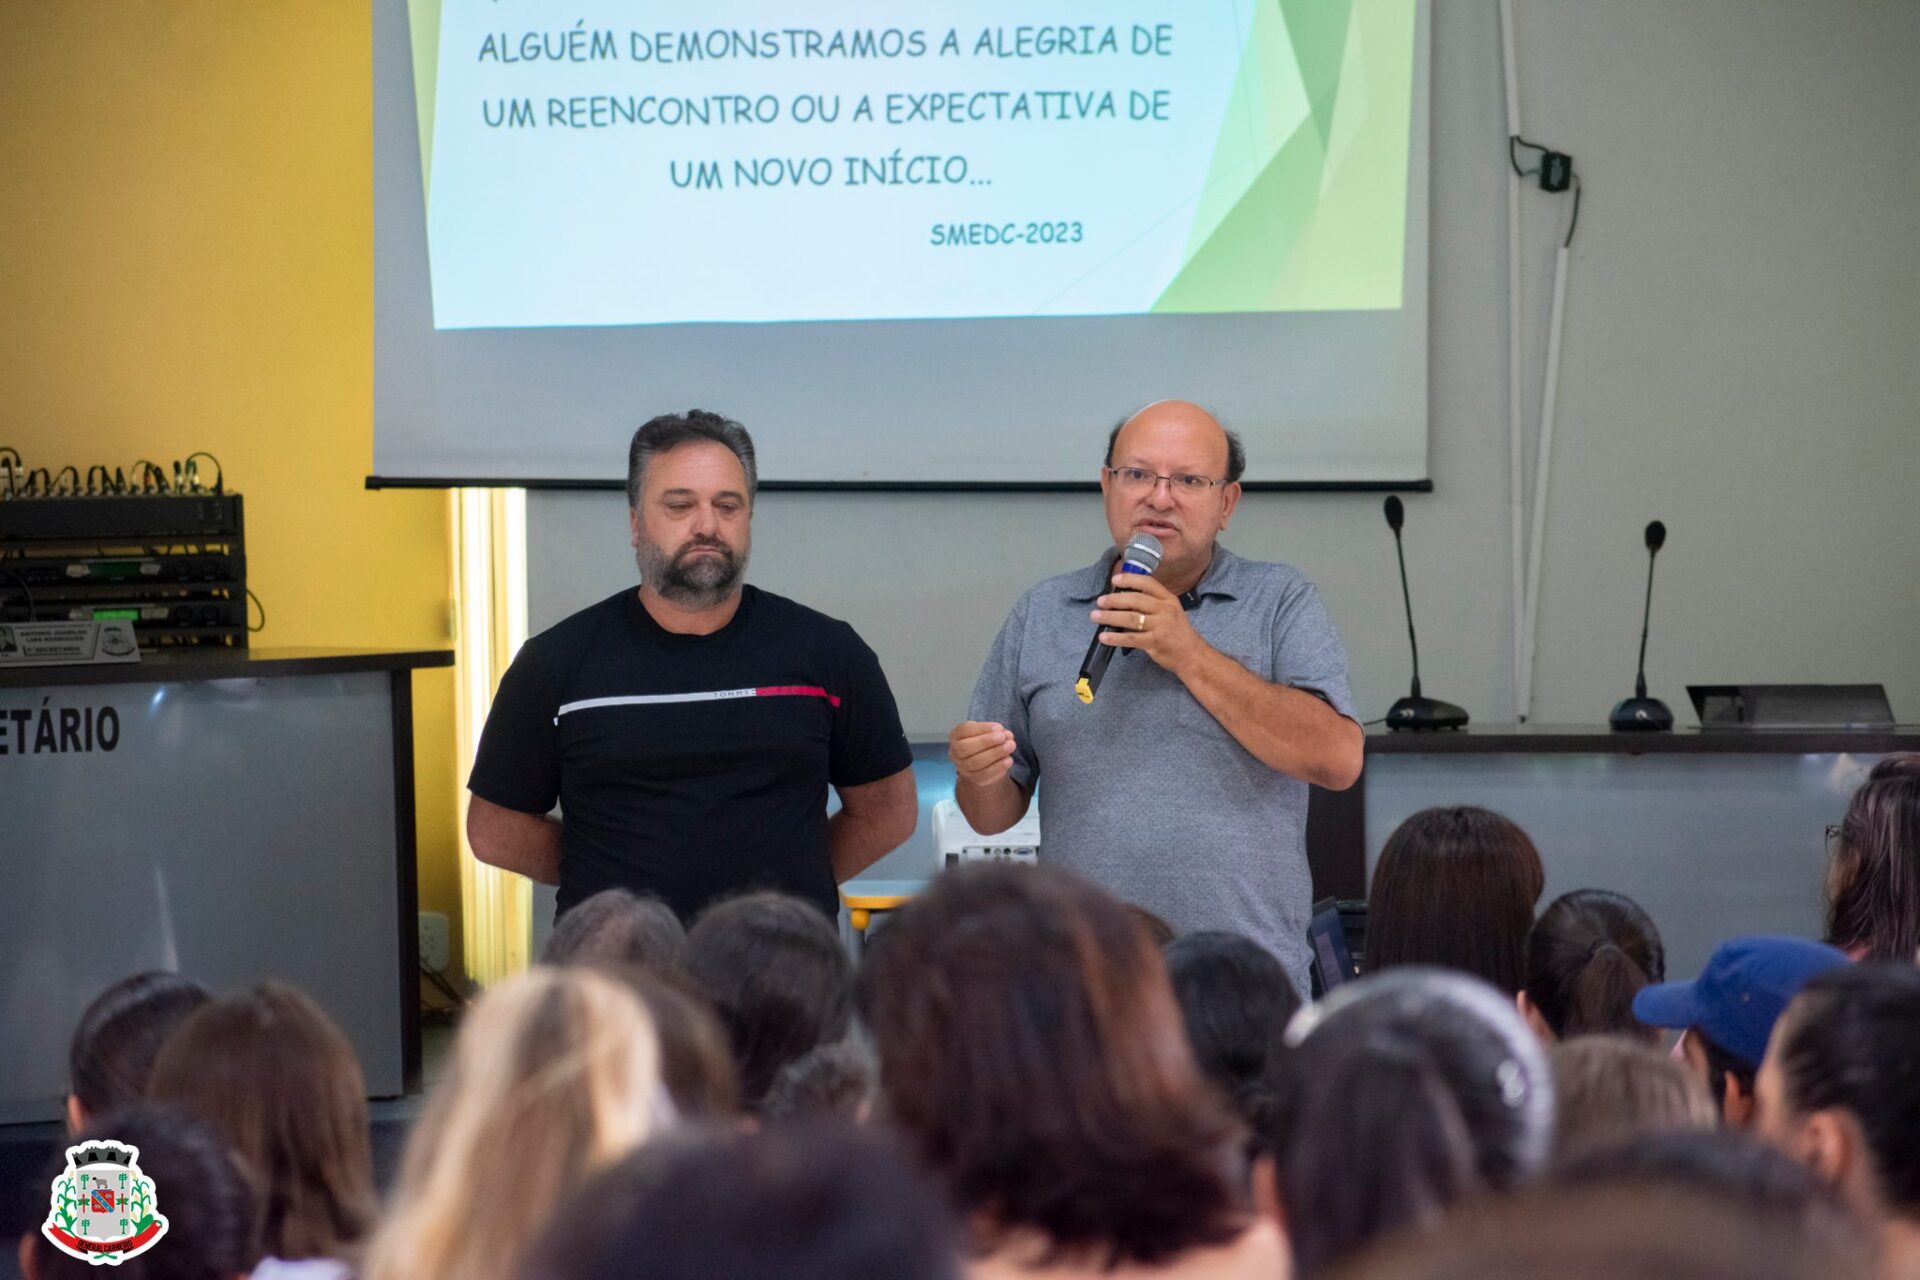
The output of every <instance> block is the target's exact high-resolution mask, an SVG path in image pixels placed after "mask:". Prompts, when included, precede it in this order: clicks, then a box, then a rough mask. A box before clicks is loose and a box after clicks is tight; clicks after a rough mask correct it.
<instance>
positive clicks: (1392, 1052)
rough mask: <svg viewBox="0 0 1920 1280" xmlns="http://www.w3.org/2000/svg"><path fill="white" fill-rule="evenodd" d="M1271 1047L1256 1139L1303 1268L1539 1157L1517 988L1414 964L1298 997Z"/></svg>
mask: <svg viewBox="0 0 1920 1280" xmlns="http://www.w3.org/2000/svg"><path fill="white" fill-rule="evenodd" d="M1285 1040H1286V1046H1287V1047H1286V1050H1285V1051H1283V1052H1282V1053H1281V1055H1280V1056H1279V1058H1278V1059H1277V1060H1276V1061H1275V1063H1274V1070H1273V1072H1272V1073H1271V1077H1270V1083H1269V1088H1270V1090H1271V1094H1270V1098H1269V1100H1268V1105H1267V1106H1266V1107H1265V1108H1264V1109H1263V1112H1262V1116H1261V1133H1260V1135H1259V1145H1260V1146H1261V1147H1263V1148H1265V1149H1266V1150H1268V1151H1270V1152H1271V1153H1272V1154H1273V1157H1274V1175H1275V1184H1276V1191H1277V1194H1278V1200H1279V1210H1280V1212H1281V1214H1282V1216H1283V1217H1284V1218H1285V1220H1286V1223H1287V1232H1288V1235H1289V1236H1290V1237H1291V1239H1292V1242H1293V1251H1294V1263H1295V1267H1296V1269H1297V1271H1298V1272H1299V1273H1300V1274H1301V1275H1303V1276H1313V1275H1316V1274H1321V1273H1324V1272H1325V1271H1327V1270H1328V1269H1329V1268H1331V1267H1333V1266H1335V1265H1337V1264H1338V1263H1340V1262H1341V1261H1342V1260H1344V1259H1346V1258H1348V1257H1349V1256H1351V1255H1352V1254H1353V1253H1354V1252H1355V1251H1356V1250H1358V1249H1360V1248H1362V1247H1364V1246H1366V1245H1367V1244H1369V1243H1371V1242H1373V1241H1375V1240H1377V1239H1379V1238H1381V1237H1383V1236H1385V1235H1386V1234H1388V1233H1389V1232H1392V1231H1395V1230H1402V1229H1415V1230H1425V1229H1427V1228H1430V1227H1431V1226H1432V1225H1433V1224H1434V1223H1436V1222H1438V1221H1439V1220H1440V1218H1441V1217H1442V1216H1443V1215H1444V1214H1445V1213H1446V1211H1447V1210H1448V1209H1449V1208H1450V1207H1451V1206H1453V1205H1454V1204H1456V1203H1458V1202H1460V1201H1462V1200H1465V1199H1467V1198H1468V1197H1470V1196H1473V1195H1475V1194H1477V1193H1479V1192H1482V1191H1494V1190H1497V1191H1504V1190H1507V1189H1510V1188H1512V1187H1514V1186H1517V1185H1519V1184H1520V1183H1522V1182H1524V1181H1526V1180H1527V1179H1528V1178H1530V1177H1531V1176H1532V1175H1533V1174H1534V1173H1535V1172H1536V1171H1537V1170H1538V1169H1539V1168H1540V1167H1541V1165H1542V1164H1543V1163H1544V1162H1545V1160H1546V1158H1547V1154H1548V1146H1549V1144H1550V1142H1551V1141H1552V1137H1553V1083H1552V1079H1551V1077H1550V1075H1549V1073H1548V1069H1547V1062H1546V1056H1545V1054H1544V1052H1543V1051H1542V1049H1541V1047H1540V1042H1539V1040H1538V1039H1537V1038H1536V1037H1535V1036H1534V1034H1533V1032H1532V1031H1530V1030H1529V1029H1528V1028H1527V1025H1526V1023H1525V1021H1523V1020H1522V1019H1521V1017H1520V1014H1519V1012H1518V1011H1517V1010H1516V1009H1515V1008H1514V1006H1513V1001H1512V999H1511V998H1510V997H1506V996H1503V995H1502V994H1501V993H1499V992H1497V991H1494V990H1493V989H1492V988H1490V987H1488V986H1487V985H1486V984H1485V983H1483V982H1480V981H1478V980H1477V979H1474V978H1470V977H1467V976H1465V975H1463V974H1459V973H1454V972H1450V971H1447V970H1440V969H1427V968H1421V967H1419V966H1407V967H1404V968H1400V969H1396V970H1394V971H1392V972H1390V973H1384V974H1378V975H1374V976H1370V977H1366V978H1363V979H1361V980H1360V981H1358V982H1353V983H1348V984H1346V985H1344V986H1342V987H1340V988H1339V989H1337V990H1336V991H1334V993H1333V994H1332V995H1330V996H1328V997H1327V998H1326V999H1325V1000H1323V1001H1321V1002H1320V1003H1319V1004H1316V1005H1309V1006H1308V1007H1306V1008H1305V1009H1302V1010H1301V1011H1300V1012H1299V1013H1298V1014H1297V1015H1296V1016H1295V1017H1294V1019H1293V1021H1292V1022H1291V1023H1290V1024H1289V1025H1288V1027H1287V1030H1286V1037H1285Z"/></svg>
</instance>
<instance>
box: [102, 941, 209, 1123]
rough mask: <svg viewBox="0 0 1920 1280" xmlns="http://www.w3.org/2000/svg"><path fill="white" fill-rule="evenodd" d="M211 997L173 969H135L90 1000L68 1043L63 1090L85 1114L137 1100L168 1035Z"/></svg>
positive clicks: (144, 1090) (108, 1109) (203, 989)
mask: <svg viewBox="0 0 1920 1280" xmlns="http://www.w3.org/2000/svg"><path fill="white" fill-rule="evenodd" d="M212 998H213V997H212V996H211V995H210V994H209V993H208V991H207V989H206V988H205V987H203V986H201V985H200V984H199V983H197V982H194V981H193V980H192V979H190V978H183V977H181V976H179V975H178V974H174V973H162V972H158V971H155V972H151V973H136V974H134V975H133V976H132V977H131V978H122V979H120V981H118V982H116V983H114V984H113V985H112V986H110V987H108V988H107V989H106V990H105V991H102V992H101V993H100V994H99V995H97V996H95V997H94V998H93V1003H92V1004H89V1005H88V1006H87V1008H86V1011H85V1012H84V1013H82V1014H81V1015H80V1021H79V1023H78V1024H77V1025H76V1026H75V1027H74V1029H73V1039H72V1041H70V1042H69V1044H68V1047H67V1090H68V1092H70V1093H72V1094H73V1096H74V1097H75V1098H77V1099H78V1100H79V1102H80V1108H81V1110H82V1111H83V1112H85V1113H86V1114H87V1115H88V1116H97V1115H100V1114H101V1113H102V1112H105V1111H110V1110H112V1109H113V1108H115V1107H121V1106H125V1105H126V1104H128V1103H130V1102H136V1101H138V1100H139V1099H140V1097H141V1096H142V1095H143V1094H145V1093H146V1091H147V1076H148V1074H149V1073H150V1072H151V1071H152V1070H153V1060H154V1059H155V1058H156V1057H158V1056H159V1055H160V1047H161V1046H162V1045H163V1044H165V1043H166V1039H167V1037H168V1036H170V1035H172V1034H173V1031H174V1028H176V1027H178V1026H179V1025H180V1024H181V1023H182V1022H184V1021H185V1020H186V1018H187V1015H188V1014H191V1013H192V1012H193V1011H194V1010H195V1009H198V1008H199V1007H200V1006H201V1005H203V1004H205V1003H206V1002H207V1001H208V1000H210V999H212Z"/></svg>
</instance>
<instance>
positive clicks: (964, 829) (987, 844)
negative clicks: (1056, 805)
mask: <svg viewBox="0 0 1920 1280" xmlns="http://www.w3.org/2000/svg"><path fill="white" fill-rule="evenodd" d="M1038 810H1039V806H1038V805H1029V806H1027V816H1026V817H1024V818H1022V819H1020V821H1018V822H1016V823H1014V824H1013V825H1012V826H1011V827H1008V828H1007V829H1006V830H1005V831H1002V832H1001V833H1000V834H999V835H995V836H983V835H981V834H980V833H979V832H978V831H975V830H974V829H973V828H972V827H970V826H968V825H967V819H966V817H965V815H963V814H962V813H961V812H960V806H959V805H957V804H955V803H954V802H953V797H951V796H949V797H947V798H946V799H944V800H939V801H936V802H935V803H934V806H933V846H934V848H935V850H936V851H937V852H938V854H939V859H940V861H939V866H940V869H941V870H943V871H944V870H946V869H947V868H949V867H957V866H960V865H961V864H962V863H967V862H1033V861H1035V860H1036V859H1037V858H1038V856H1039V853H1040V814H1039V812H1038Z"/></svg>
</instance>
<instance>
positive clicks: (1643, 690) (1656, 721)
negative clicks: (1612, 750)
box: [1607, 520, 1673, 732]
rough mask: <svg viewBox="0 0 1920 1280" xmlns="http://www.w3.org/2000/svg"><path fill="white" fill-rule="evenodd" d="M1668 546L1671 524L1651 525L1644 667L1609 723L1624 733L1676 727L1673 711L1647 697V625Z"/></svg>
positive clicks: (1642, 635)
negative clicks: (1658, 564) (1657, 565)
mask: <svg viewBox="0 0 1920 1280" xmlns="http://www.w3.org/2000/svg"><path fill="white" fill-rule="evenodd" d="M1666 545H1667V526H1666V525H1664V524H1662V523H1661V522H1660V521H1658V520H1653V521H1649V522H1648V524H1647V602H1646V604H1645V606H1643V608H1642V609H1641V613H1640V669H1639V671H1638V672H1637V673H1635V675H1634V677H1633V696H1632V697H1631V698H1622V699H1621V700H1620V702H1619V704H1618V705H1616V706H1615V707H1614V709H1613V714H1612V715H1610V716H1608V717H1607V723H1608V724H1609V725H1611V726H1612V727H1613V728H1615V729H1618V730H1621V731H1623V732H1652V731H1659V730H1662V729H1671V728H1673V712H1672V711H1670V710H1668V709H1667V704H1666V703H1664V702H1662V701H1660V699H1658V698H1649V697H1648V696H1647V624H1648V623H1649V622H1651V621H1652V620H1653V559H1654V557H1655V556H1657V555H1659V554H1660V548H1661V547H1664V546H1666Z"/></svg>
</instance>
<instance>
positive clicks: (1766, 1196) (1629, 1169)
mask: <svg viewBox="0 0 1920 1280" xmlns="http://www.w3.org/2000/svg"><path fill="white" fill-rule="evenodd" d="M1552 1181H1553V1182H1554V1183H1555V1184H1556V1185H1558V1186H1561V1187H1566V1188H1573V1189H1605V1188H1637V1189H1639V1190H1641V1191H1643V1192H1648V1193H1652V1194H1654V1195H1656V1196H1658V1197H1661V1198H1664V1197H1667V1196H1684V1197H1692V1198H1696V1199H1699V1200H1704V1201H1707V1202H1709V1203H1718V1204H1720V1205H1722V1206H1726V1207H1731V1208H1733V1209H1735V1210H1737V1211H1739V1212H1741V1213H1743V1214H1745V1215H1747V1216H1749V1217H1750V1218H1751V1219H1752V1220H1754V1221H1755V1222H1757V1223H1761V1224H1765V1225H1766V1226H1767V1227H1768V1228H1769V1229H1771V1230H1775V1231H1781V1232H1784V1235H1783V1236H1782V1238H1781V1243H1782V1244H1783V1245H1785V1246H1786V1250H1787V1252H1789V1253H1804V1254H1806V1255H1808V1256H1811V1257H1812V1258H1814V1259H1815V1260H1819V1261H1823V1262H1824V1264H1825V1265H1826V1266H1828V1267H1829V1268H1831V1269H1830V1270H1829V1271H1827V1272H1826V1274H1831V1275H1864V1274H1869V1273H1870V1271H1871V1265H1872V1259H1873V1254H1874V1246H1873V1239H1872V1236H1871V1235H1870V1234H1869V1233H1868V1232H1867V1231H1866V1230H1865V1228H1864V1224H1863V1223H1862V1222H1861V1220H1860V1219H1859V1218H1858V1217H1857V1216H1856V1215H1855V1214H1853V1213H1852V1212H1851V1211H1850V1210H1849V1209H1848V1207H1847V1206H1846V1205H1845V1204H1844V1203H1843V1202H1842V1201H1841V1200H1840V1198H1839V1197H1838V1196H1837V1195H1835V1194H1834V1193H1833V1191H1832V1189H1831V1188H1829V1187H1826V1186H1823V1185H1822V1184H1821V1183H1820V1181H1819V1180H1818V1179H1817V1178H1815V1177H1814V1176H1813V1175H1812V1174H1811V1173H1809V1172H1808V1170H1806V1169H1805V1168H1803V1167H1802V1166H1800V1165H1798V1164H1796V1163H1795V1162H1794V1161H1792V1160H1790V1159H1788V1158H1787V1157H1785V1156H1783V1155H1781V1154H1780V1152H1778V1151H1776V1150H1774V1149H1773V1148H1772V1147H1769V1146H1768V1145H1767V1144H1766V1143H1764V1142H1761V1141H1760V1140H1759V1139H1757V1138H1755V1137H1753V1136H1752V1135H1751V1134H1747V1133H1742V1132H1739V1131H1737V1130H1728V1129H1690V1130H1682V1129H1675V1130H1669V1131H1668V1132H1665V1133H1650V1134H1642V1135H1641V1136H1639V1137H1637V1138H1634V1139H1631V1140H1630V1141H1627V1142H1624V1143H1621V1144H1619V1145H1616V1146H1612V1147H1602V1148H1596V1149H1594V1150H1591V1151H1588V1152H1585V1153H1583V1154H1581V1155H1577V1156H1574V1157H1573V1158H1571V1159H1569V1160H1567V1161H1565V1162H1563V1163H1561V1164H1560V1165H1559V1166H1558V1167H1556V1168H1555V1169H1554V1171H1553V1174H1552ZM1756 1274H1758V1273H1756Z"/></svg>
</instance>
